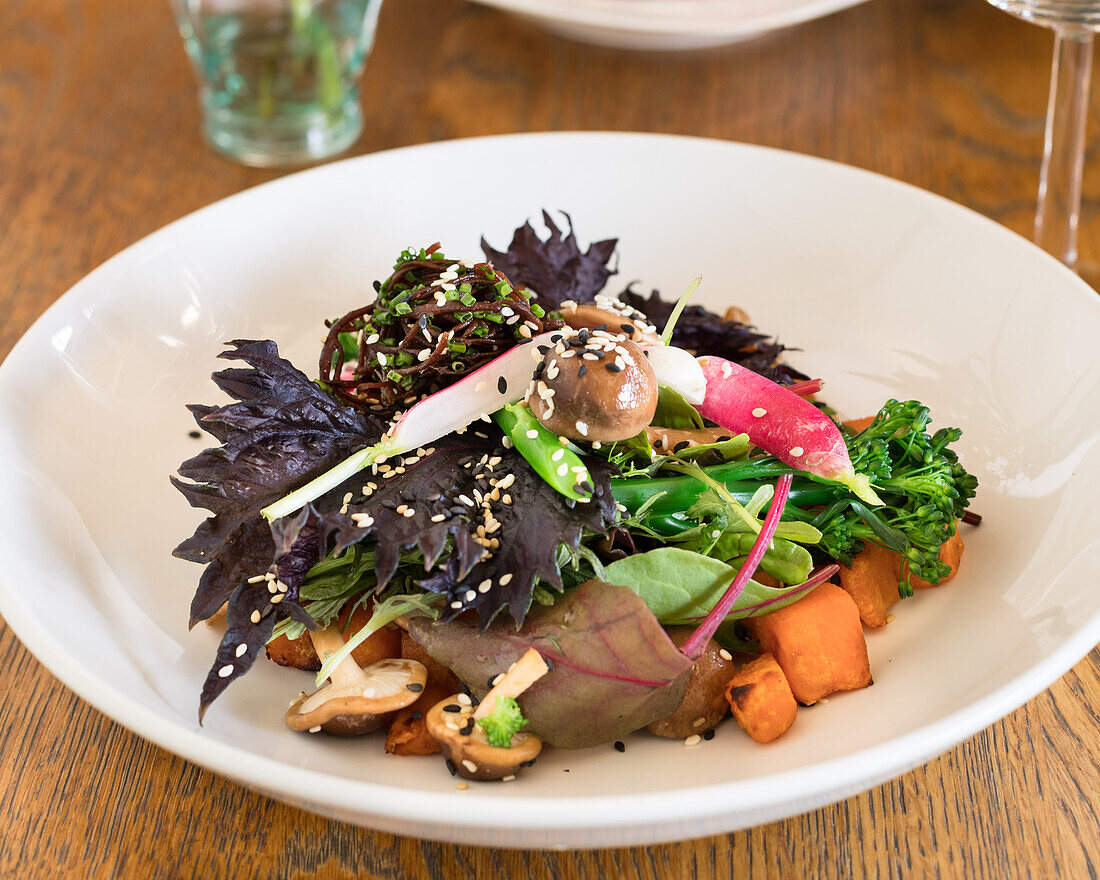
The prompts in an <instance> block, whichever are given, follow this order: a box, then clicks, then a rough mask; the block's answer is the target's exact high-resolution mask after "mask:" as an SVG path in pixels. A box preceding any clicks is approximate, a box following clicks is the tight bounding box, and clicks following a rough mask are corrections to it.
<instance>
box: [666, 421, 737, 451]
mask: <svg viewBox="0 0 1100 880" xmlns="http://www.w3.org/2000/svg"><path fill="white" fill-rule="evenodd" d="M645 433H646V436H647V437H648V438H649V442H650V445H651V446H652V447H653V448H654V449H656V450H657V451H658V452H679V451H680V450H681V449H687V448H688V447H691V446H705V445H708V444H710V443H721V442H723V441H725V440H729V439H731V438H732V437H733V432H731V431H727V430H726V429H725V428H656V427H653V426H650V427H647V428H646V429H645ZM684 444H687V445H686V446H685V445H684Z"/></svg>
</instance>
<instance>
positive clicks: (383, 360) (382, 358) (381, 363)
mask: <svg viewBox="0 0 1100 880" xmlns="http://www.w3.org/2000/svg"><path fill="white" fill-rule="evenodd" d="M377 357H378V365H379V366H381V367H384V366H386V356H385V355H384V354H382V352H378V355H377Z"/></svg>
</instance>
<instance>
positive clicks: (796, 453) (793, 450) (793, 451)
mask: <svg viewBox="0 0 1100 880" xmlns="http://www.w3.org/2000/svg"><path fill="white" fill-rule="evenodd" d="M805 451H806V450H804V449H803V448H802V447H801V446H792V447H791V455H792V456H794V457H795V458H798V457H799V456H800V455H802V453H803V452H805Z"/></svg>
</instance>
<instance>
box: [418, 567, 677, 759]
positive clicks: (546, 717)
mask: <svg viewBox="0 0 1100 880" xmlns="http://www.w3.org/2000/svg"><path fill="white" fill-rule="evenodd" d="M409 632H410V634H411V635H412V637H413V638H414V639H416V641H418V642H419V643H420V644H421V645H423V646H424V647H425V649H427V651H428V653H429V654H431V655H432V656H433V657H434V658H435V659H436V660H438V661H439V662H440V663H443V664H444V665H445V666H448V667H450V668H451V669H452V670H454V672H455V674H456V675H457V676H458V677H459V678H460V679H462V680H463V681H465V682H466V683H467V684H468V685H469V686H470V687H471V688H472V689H473V690H474V691H475V692H476V693H477V694H478V695H479V696H482V695H484V694H485V692H486V691H487V690H488V688H487V687H486V683H487V682H488V681H489V679H491V678H492V677H493V676H495V675H497V674H498V673H501V672H504V671H505V670H506V669H507V668H508V667H509V666H510V665H511V664H512V663H514V662H515V661H516V660H517V659H519V657H520V656H521V655H522V654H523V653H524V652H525V651H527V649H528V648H535V649H536V650H537V651H538V652H539V653H540V654H541V655H542V656H543V657H544V658H545V659H546V660H547V661H548V662H549V663H550V664H551V671H550V672H548V673H547V674H546V675H545V676H543V677H542V678H541V679H539V680H538V681H537V682H535V683H534V684H533V685H532V686H531V687H530V688H529V689H528V690H527V692H526V693H524V694H523V695H522V696H521V697H520V698H519V703H520V705H521V707H522V708H523V712H524V714H525V715H526V716H527V718H528V719H529V720H530V728H529V729H530V730H531V731H532V732H533V733H536V734H538V735H539V736H540V737H542V738H543V739H544V740H545V741H546V742H548V743H550V744H551V745H554V746H558V747H559V748H565V749H579V748H586V747H588V746H594V745H599V744H600V743H606V742H611V741H613V740H616V739H618V738H620V737H622V736H625V735H626V734H628V733H630V732H631V731H634V730H637V729H639V728H641V727H644V726H645V725H646V724H649V723H650V722H653V721H657V720H659V719H661V718H665V717H667V716H668V715H670V714H672V712H674V711H675V710H676V707H677V706H679V705H680V701H681V700H682V699H683V696H684V689H685V688H686V687H687V678H688V673H689V671H690V670H691V665H692V664H691V661H690V660H688V659H687V658H686V657H685V656H684V655H683V654H681V653H680V651H679V650H678V649H677V648H676V646H675V645H673V643H672V641H671V640H670V639H669V637H668V636H667V635H666V634H665V631H664V630H663V629H662V628H661V625H660V624H659V623H658V622H657V619H656V618H655V617H654V616H653V613H652V612H651V611H650V610H649V609H648V608H647V607H646V605H645V603H644V602H643V601H642V600H641V599H639V598H638V595H637V594H636V593H635V592H634V591H632V590H630V589H629V588H627V587H621V586H612V585H611V584H605V583H602V582H600V581H588V582H587V583H584V584H581V585H580V586H579V587H577V588H576V589H575V590H572V591H570V592H568V593H566V594H565V595H564V596H563V597H562V598H560V599H558V600H557V601H556V602H555V603H554V604H553V605H552V606H549V607H542V608H538V609H536V610H533V611H532V612H531V613H530V614H529V615H528V616H527V620H526V622H525V623H524V625H523V627H522V628H521V629H519V630H516V629H515V628H514V627H512V626H510V625H508V624H506V623H503V622H497V623H495V624H493V625H492V626H490V627H489V628H488V629H487V630H485V631H480V629H479V627H478V626H477V625H476V623H474V622H473V621H470V620H467V619H466V618H463V619H460V620H453V621H450V622H448V623H432V622H431V621H427V620H424V619H415V620H412V621H410V630H409Z"/></svg>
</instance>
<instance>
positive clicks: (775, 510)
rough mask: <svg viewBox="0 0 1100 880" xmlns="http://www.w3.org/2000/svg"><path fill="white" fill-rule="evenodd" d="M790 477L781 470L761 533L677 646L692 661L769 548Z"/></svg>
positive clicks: (786, 494)
mask: <svg viewBox="0 0 1100 880" xmlns="http://www.w3.org/2000/svg"><path fill="white" fill-rule="evenodd" d="M791 481H792V478H791V475H790V474H783V476H781V477H780V478H779V479H778V480H776V482H775V494H774V495H772V500H771V506H770V507H768V515H767V516H766V517H764V525H762V526H761V527H760V534H758V535H757V536H756V540H755V541H754V542H753V544H752V549H751V550H750V551H749V555H748V556H746V557H745V562H744V564H743V565H742V566H741V569H740V570H739V571H738V572H737V576H736V577H734V579H733V583H731V584H730V585H729V586H728V587H727V588H726V592H725V593H723V594H722V598H721V599H719V600H718V602H717V603H715V606H714V607H713V608H711V609H710V613H709V614H707V616H706V618H704V620H703V622H702V623H701V624H699V627H698V628H697V629H696V630H695V632H693V633H692V634H691V636H690V637H689V638H688V640H687V641H686V642H684V644H683V647H681V648H680V653H682V654H683V655H684V656H685V657H687V658H688V659H689V660H691V661H692V662H693V663H694V662H695V661H696V660H698V659H699V658H700V657H702V656H703V652H704V651H705V650H706V649H707V642H709V641H710V638H711V636H713V635H714V633H715V632H716V631H717V630H718V627H719V626H721V625H722V621H723V620H725V619H726V615H727V614H729V613H730V609H731V608H733V606H734V604H736V602H737V597H738V596H740V595H741V593H742V592H743V591H744V589H745V584H747V583H748V582H749V578H751V577H752V576H753V575H754V574H755V573H756V568H757V566H759V565H760V560H761V559H763V558H764V554H765V553H767V552H768V547H769V546H770V545H771V542H772V538H773V537H774V536H775V530H776V529H777V528H779V520H780V519H782V517H783V508H784V507H786V506H787V496H788V495H790V493H791Z"/></svg>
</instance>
